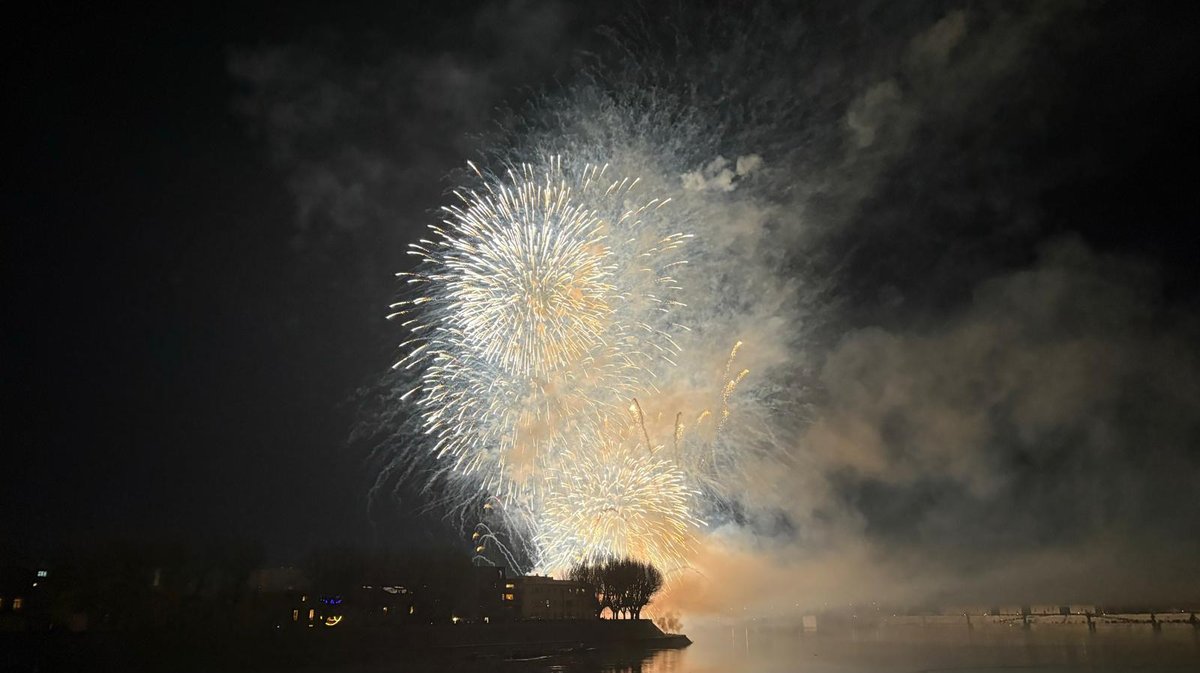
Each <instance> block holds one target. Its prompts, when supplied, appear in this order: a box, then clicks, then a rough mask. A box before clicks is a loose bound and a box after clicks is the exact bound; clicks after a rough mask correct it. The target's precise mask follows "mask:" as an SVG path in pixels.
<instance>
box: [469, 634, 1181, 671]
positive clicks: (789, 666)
mask: <svg viewBox="0 0 1200 673" xmlns="http://www.w3.org/2000/svg"><path fill="white" fill-rule="evenodd" d="M689 635H690V636H691V638H692V639H693V640H694V641H695V642H694V644H693V645H692V646H691V647H688V648H686V649H683V650H661V651H658V652H653V653H648V654H647V655H645V656H644V657H625V658H621V657H617V656H614V657H608V656H605V657H597V658H595V659H587V658H579V659H572V660H569V661H568V660H547V661H543V662H529V664H528V666H529V667H528V668H521V667H519V666H518V665H517V664H516V663H515V662H514V663H513V664H511V665H512V666H513V667H514V668H512V669H511V670H521V671H581V672H582V671H598V672H599V671H604V672H613V673H617V672H621V673H625V672H628V673H716V672H727V673H833V672H837V673H912V672H918V671H939V672H946V673H949V672H968V671H969V672H971V673H980V672H984V671H988V672H990V671H1013V670H1016V671H1036V672H1038V673H1049V672H1052V671H1097V670H1098V671H1132V670H1136V671H1147V672H1157V671H1195V670H1200V631H1196V630H1194V629H1192V628H1191V627H1184V626H1174V627H1173V626H1166V627H1164V629H1163V630H1162V631H1161V632H1159V633H1154V632H1153V631H1152V630H1151V629H1150V628H1149V627H1133V628H1124V627H1122V628H1113V629H1104V628H1102V629H1100V630H1099V631H1098V632H1096V633H1088V631H1087V629H1086V627H1083V628H1076V627H1073V626H1067V627H1047V628H1040V629H1039V628H1034V629H1032V630H1029V631H1025V630H1022V629H1020V628H1019V627H1013V628H1007V627H1001V628H985V629H976V630H975V631H967V630H966V629H950V628H920V627H913V628H905V627H898V628H896V627H893V628H887V629H878V630H869V631H868V630H863V631H859V632H846V633H834V634H816V633H809V634H804V633H802V632H800V633H797V632H796V631H795V630H791V629H788V630H776V631H770V630H764V629H757V630H756V629H755V628H754V627H744V626H737V627H730V626H719V625H715V624H714V625H703V626H696V627H694V628H690V629H689ZM474 668H477V669H478V668H486V667H474ZM497 670H504V669H503V668H501V669H497Z"/></svg>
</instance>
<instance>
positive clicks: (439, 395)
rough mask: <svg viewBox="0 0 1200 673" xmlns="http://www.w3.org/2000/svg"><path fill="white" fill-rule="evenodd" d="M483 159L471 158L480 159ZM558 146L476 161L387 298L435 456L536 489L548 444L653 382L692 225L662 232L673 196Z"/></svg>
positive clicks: (469, 471) (463, 471)
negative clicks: (647, 195) (474, 184)
mask: <svg viewBox="0 0 1200 673" xmlns="http://www.w3.org/2000/svg"><path fill="white" fill-rule="evenodd" d="M472 168H474V166H472ZM605 173H606V169H605V168H603V167H596V166H583V167H582V168H580V169H578V170H571V169H564V168H563V166H562V163H561V161H560V160H558V159H553V160H551V161H549V162H547V164H546V165H544V166H542V167H539V168H535V167H534V166H531V165H528V164H526V165H522V166H520V167H519V168H517V169H513V170H510V171H508V172H507V173H506V174H505V175H504V176H503V177H498V176H493V175H485V174H484V173H481V172H479V171H476V175H477V177H478V178H479V179H480V181H481V187H480V188H479V189H477V190H460V191H456V192H455V194H456V196H457V197H458V199H459V201H460V203H459V204H458V205H455V206H449V207H447V208H445V209H444V212H445V219H444V220H443V222H442V224H441V225H436V226H432V227H431V229H432V231H433V233H434V234H435V235H434V237H433V238H432V239H431V240H422V241H421V242H419V243H417V244H414V245H413V246H412V250H411V254H414V255H417V256H418V257H420V258H421V261H422V264H421V266H420V268H419V269H418V271H417V272H415V273H413V274H402V275H403V276H404V277H405V279H406V281H407V282H408V283H409V284H411V286H412V287H413V288H414V290H415V291H416V294H417V295H418V296H416V297H415V298H413V299H406V300H404V301H401V302H398V303H397V304H395V305H394V308H396V309H397V310H396V312H395V313H393V314H392V316H391V317H393V318H402V319H403V323H404V325H405V326H406V327H408V328H409V329H410V330H411V332H412V334H413V337H412V338H411V339H410V340H409V341H407V342H405V343H404V344H402V347H403V348H405V349H407V350H408V353H407V354H406V355H405V357H404V358H403V359H402V360H401V361H400V362H398V363H397V364H396V366H397V367H418V366H419V367H421V368H422V370H423V373H422V375H421V378H420V383H419V385H418V386H417V387H415V388H414V389H412V390H410V391H408V393H406V397H407V396H409V395H415V396H416V403H417V405H418V407H419V409H420V414H421V418H422V424H423V430H424V432H425V434H426V435H427V436H428V437H430V438H432V440H433V442H434V449H433V451H434V454H435V455H436V456H437V457H438V458H439V459H440V460H443V461H445V463H444V464H445V466H446V469H447V470H449V471H450V472H451V473H453V474H454V475H455V476H456V477H458V478H463V479H469V480H473V481H475V482H478V483H479V484H480V485H481V486H482V488H483V489H485V490H486V491H487V492H490V493H493V494H496V495H499V496H501V497H506V498H508V497H512V498H514V499H517V500H519V501H524V502H529V501H531V500H534V499H536V498H537V495H538V489H539V488H540V486H541V479H540V478H535V477H540V475H542V474H543V469H544V468H545V467H546V465H547V463H548V461H550V460H551V458H552V457H551V456H550V454H551V453H552V452H553V451H556V450H561V449H562V447H566V446H570V445H572V443H573V442H575V441H577V440H578V438H579V437H584V436H588V435H590V434H594V433H595V432H597V428H598V427H599V426H600V425H601V424H602V423H603V422H604V419H605V418H607V417H610V416H611V415H612V414H613V413H614V412H616V411H618V410H619V409H621V407H622V406H623V404H625V403H627V402H626V401H627V400H629V399H630V398H632V397H635V396H636V395H639V394H642V393H644V392H646V391H648V390H651V389H653V385H654V379H655V377H656V375H657V371H658V369H659V368H660V367H661V366H669V365H671V364H673V362H672V357H673V356H674V355H675V353H676V352H678V346H677V345H676V343H675V341H674V340H673V339H672V337H671V331H672V330H674V329H679V328H678V326H675V325H672V324H671V323H670V321H669V317H668V316H669V313H670V310H671V308H672V306H674V305H676V304H677V303H678V302H675V301H674V300H673V299H671V295H672V293H673V292H675V291H676V290H678V289H679V288H678V286H677V285H676V283H675V280H674V279H673V278H672V277H671V275H670V269H671V267H673V266H675V265H678V264H683V263H684V261H683V260H681V259H678V258H677V256H678V253H677V249H678V248H680V247H681V246H682V244H683V243H684V242H685V241H686V239H687V238H689V236H688V235H686V234H682V233H678V232H671V231H669V230H668V227H669V221H667V220H666V219H665V218H664V217H663V215H662V214H661V212H660V209H661V208H662V206H663V205H665V203H666V202H667V201H668V199H649V200H645V201H639V200H637V199H636V197H635V190H636V187H637V183H638V180H636V179H630V178H619V179H611V180H610V179H608V178H606V177H605Z"/></svg>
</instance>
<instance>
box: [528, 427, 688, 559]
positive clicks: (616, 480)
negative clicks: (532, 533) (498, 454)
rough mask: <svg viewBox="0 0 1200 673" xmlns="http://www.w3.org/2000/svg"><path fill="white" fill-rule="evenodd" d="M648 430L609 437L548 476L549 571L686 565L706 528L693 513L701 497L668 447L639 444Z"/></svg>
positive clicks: (544, 554) (542, 534) (545, 536)
mask: <svg viewBox="0 0 1200 673" xmlns="http://www.w3.org/2000/svg"><path fill="white" fill-rule="evenodd" d="M643 431H644V428H643V429H641V430H638V429H636V428H633V427H630V428H628V429H627V430H626V431H625V432H622V433H608V434H607V435H606V436H603V437H600V438H598V439H597V440H595V441H594V442H593V443H591V444H589V445H587V446H585V447H581V449H580V450H578V451H571V452H567V453H565V454H564V455H563V456H562V460H560V461H559V462H558V464H557V465H556V466H554V467H552V468H550V469H549V470H548V471H547V477H548V480H547V483H548V484H549V487H548V488H547V490H546V493H545V497H544V500H543V502H542V503H541V505H542V506H541V508H540V511H539V517H538V522H537V525H538V535H537V537H536V538H535V541H534V542H535V546H536V547H537V548H538V550H539V553H540V559H539V561H540V563H539V566H540V569H541V570H543V571H546V572H562V571H564V570H566V569H568V568H570V567H571V566H573V565H575V564H578V563H596V562H598V561H602V560H605V559H609V558H622V557H632V558H637V559H643V560H647V561H650V562H651V563H654V564H655V565H656V566H658V567H659V568H663V569H664V570H667V571H670V570H674V569H675V568H678V567H681V566H684V565H686V559H687V555H688V552H689V551H690V550H691V549H692V547H693V545H694V542H695V533H696V531H697V529H698V528H699V527H700V526H702V525H703V522H702V521H700V520H699V519H697V518H696V516H695V515H694V514H693V512H694V511H695V499H696V497H697V496H698V495H699V493H698V492H697V491H695V490H693V489H692V488H691V487H690V486H689V483H688V477H687V474H686V473H685V472H684V471H683V470H682V469H680V468H679V466H678V465H677V464H676V463H675V462H674V461H673V460H671V459H669V458H668V457H665V456H663V455H661V447H648V446H646V445H645V444H643V443H642V442H641V441H639V438H638V433H639V432H643Z"/></svg>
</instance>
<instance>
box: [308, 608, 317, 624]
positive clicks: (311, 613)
mask: <svg viewBox="0 0 1200 673" xmlns="http://www.w3.org/2000/svg"><path fill="white" fill-rule="evenodd" d="M315 616H317V610H316V608H309V609H308V621H310V622H311V621H312V618H313V617H315Z"/></svg>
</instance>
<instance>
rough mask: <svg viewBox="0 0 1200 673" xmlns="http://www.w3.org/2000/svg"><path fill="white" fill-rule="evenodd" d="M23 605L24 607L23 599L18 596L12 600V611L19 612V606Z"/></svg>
mask: <svg viewBox="0 0 1200 673" xmlns="http://www.w3.org/2000/svg"><path fill="white" fill-rule="evenodd" d="M23 605H25V599H24V598H21V597H20V596H18V597H16V598H14V599H13V611H14V612H16V611H17V610H20V609H21V606H23Z"/></svg>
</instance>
